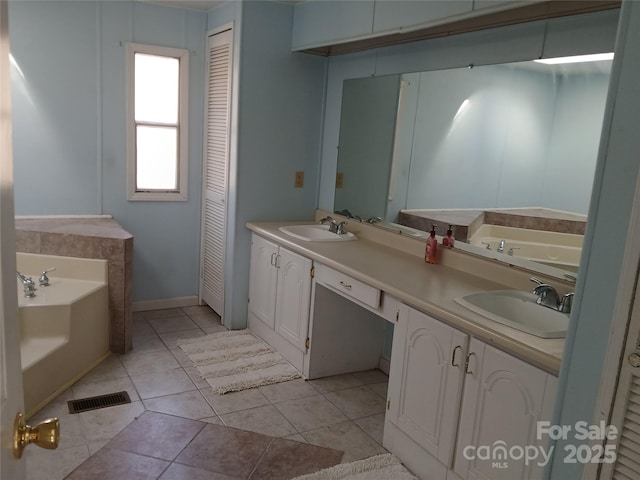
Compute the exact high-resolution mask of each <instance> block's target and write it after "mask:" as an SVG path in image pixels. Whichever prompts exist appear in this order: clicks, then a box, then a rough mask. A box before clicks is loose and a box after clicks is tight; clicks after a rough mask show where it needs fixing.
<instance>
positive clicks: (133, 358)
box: [122, 350, 180, 376]
mask: <svg viewBox="0 0 640 480" xmlns="http://www.w3.org/2000/svg"><path fill="white" fill-rule="evenodd" d="M122 363H123V365H124V367H125V369H126V371H127V372H128V374H129V375H131V376H134V375H144V374H146V373H157V372H166V371H168V370H173V369H174V368H180V364H179V363H178V361H177V360H176V359H175V357H174V356H173V355H172V354H171V352H169V351H168V350H165V351H163V352H150V353H138V354H129V355H126V356H124V357H122Z"/></svg>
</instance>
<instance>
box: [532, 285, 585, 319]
mask: <svg viewBox="0 0 640 480" xmlns="http://www.w3.org/2000/svg"><path fill="white" fill-rule="evenodd" d="M529 280H531V281H532V282H534V283H537V284H538V286H537V287H536V288H534V289H533V293H534V294H535V295H537V296H538V300H536V303H537V304H538V305H542V306H543V307H547V308H551V309H553V310H557V311H559V312H562V313H571V305H572V304H573V295H574V294H573V293H567V294H566V295H563V297H562V298H560V295H558V291H557V290H556V289H555V288H554V287H552V286H551V285H549V284H547V283H544V282H543V281H542V280H540V279H538V278H536V277H531V278H530V279H529Z"/></svg>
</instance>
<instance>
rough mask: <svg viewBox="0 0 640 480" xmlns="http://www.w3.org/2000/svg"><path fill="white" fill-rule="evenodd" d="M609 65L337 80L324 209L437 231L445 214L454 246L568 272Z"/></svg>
mask: <svg viewBox="0 0 640 480" xmlns="http://www.w3.org/2000/svg"><path fill="white" fill-rule="evenodd" d="M610 69H611V60H610V59H605V60H598V61H580V62H576V63H564V62H562V63H557V64H546V63H540V62H537V61H530V62H519V63H511V64H499V65H487V66H477V67H473V66H470V67H469V68H457V69H449V70H438V71H428V72H417V73H408V74H402V75H390V76H382V77H369V78H361V79H350V80H345V82H344V85H343V97H342V110H341V122H340V138H339V151H338V165H337V174H336V190H335V199H334V210H335V211H336V212H343V213H345V214H347V215H351V216H353V217H358V218H362V219H364V220H367V219H374V220H372V221H375V219H376V217H379V218H380V219H382V222H380V223H381V224H382V225H383V226H387V227H389V226H391V228H398V227H399V226H409V227H413V228H414V229H418V230H421V231H424V230H428V229H429V227H430V225H431V224H432V223H435V224H436V225H437V232H438V234H444V233H445V230H446V228H447V224H453V225H454V234H455V235H456V237H457V240H458V241H457V242H456V243H457V244H458V245H460V247H461V248H463V249H469V247H467V246H466V245H461V243H462V242H464V243H466V244H468V245H473V247H471V250H472V251H474V252H476V253H482V254H485V255H489V256H493V257H494V258H499V259H504V260H505V261H508V262H510V263H513V264H518V262H519V261H520V260H523V261H526V262H530V261H532V260H533V261H535V262H538V263H539V264H540V265H547V266H551V267H552V268H557V269H559V271H561V272H562V271H568V272H572V273H573V274H574V275H575V272H576V271H577V269H578V262H579V258H580V251H581V246H582V235H583V234H584V226H585V223H586V214H587V211H588V208H589V201H590V196H591V188H592V183H593V175H594V170H595V165H596V159H597V153H598V146H599V142H600V132H601V128H602V121H603V117H604V107H605V102H606V96H607V89H608V84H609V75H610ZM412 231H413V230H412V229H407V230H406V232H412ZM416 235H417V236H420V233H416ZM503 256H504V258H503Z"/></svg>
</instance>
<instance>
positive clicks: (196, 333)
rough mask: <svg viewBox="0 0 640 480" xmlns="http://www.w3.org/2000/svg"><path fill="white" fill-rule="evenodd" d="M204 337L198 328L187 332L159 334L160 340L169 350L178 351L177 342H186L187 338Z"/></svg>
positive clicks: (203, 333)
mask: <svg viewBox="0 0 640 480" xmlns="http://www.w3.org/2000/svg"><path fill="white" fill-rule="evenodd" d="M205 335H206V333H205V332H203V331H202V330H201V329H200V328H190V329H188V330H179V331H176V332H166V333H161V334H160V338H161V339H162V341H163V342H164V344H165V345H166V346H167V348H168V349H170V350H176V349H178V350H179V347H178V343H177V342H178V340H186V339H188V338H196V337H204V336H205Z"/></svg>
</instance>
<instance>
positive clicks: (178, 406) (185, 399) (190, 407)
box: [144, 390, 215, 420]
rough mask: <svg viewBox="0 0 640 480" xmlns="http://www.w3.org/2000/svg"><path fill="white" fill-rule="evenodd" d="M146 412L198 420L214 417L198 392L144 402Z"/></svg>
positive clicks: (213, 413)
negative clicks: (151, 411) (150, 411)
mask: <svg viewBox="0 0 640 480" xmlns="http://www.w3.org/2000/svg"><path fill="white" fill-rule="evenodd" d="M144 404H145V406H146V408H147V410H153V411H154V412H160V413H166V414H169V415H176V416H178V417H183V418H191V419H193V420H200V419H202V418H210V417H213V416H215V412H214V411H213V409H212V408H211V406H210V405H209V404H208V403H207V402H206V401H205V399H204V398H203V397H202V395H201V394H200V392H199V391H198V390H194V391H192V392H184V393H176V394H174V395H167V396H165V397H156V398H150V399H148V400H144Z"/></svg>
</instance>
